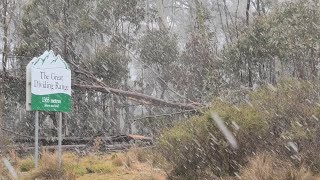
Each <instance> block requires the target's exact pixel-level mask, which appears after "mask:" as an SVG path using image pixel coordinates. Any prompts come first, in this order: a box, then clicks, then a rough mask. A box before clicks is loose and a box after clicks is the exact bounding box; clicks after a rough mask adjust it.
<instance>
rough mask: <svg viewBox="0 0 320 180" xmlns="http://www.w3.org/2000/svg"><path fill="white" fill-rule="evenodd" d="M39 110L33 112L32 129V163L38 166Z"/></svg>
mask: <svg viewBox="0 0 320 180" xmlns="http://www.w3.org/2000/svg"><path fill="white" fill-rule="evenodd" d="M38 142H39V111H36V114H35V131H34V164H35V167H36V168H37V167H38V159H39V144H38Z"/></svg>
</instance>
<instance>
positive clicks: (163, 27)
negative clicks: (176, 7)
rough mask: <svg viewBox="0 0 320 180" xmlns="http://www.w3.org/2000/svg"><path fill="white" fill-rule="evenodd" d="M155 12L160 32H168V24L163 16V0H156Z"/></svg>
mask: <svg viewBox="0 0 320 180" xmlns="http://www.w3.org/2000/svg"><path fill="white" fill-rule="evenodd" d="M157 11H158V25H159V28H160V31H168V24H167V20H166V17H165V15H164V5H163V0H157Z"/></svg>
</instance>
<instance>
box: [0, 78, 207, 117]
mask: <svg viewBox="0 0 320 180" xmlns="http://www.w3.org/2000/svg"><path fill="white" fill-rule="evenodd" d="M83 74H84V73H83ZM87 76H89V75H87ZM89 77H90V79H92V80H93V81H95V82H96V83H98V82H100V81H99V80H98V79H95V77H93V76H89ZM6 78H8V79H10V80H15V81H22V82H25V78H22V77H16V76H9V75H8V76H7V77H6ZM0 79H1V78H0ZM98 84H99V86H97V85H82V84H73V85H72V89H79V90H93V91H98V92H102V93H112V94H115V95H118V96H124V97H128V98H129V99H131V100H132V101H136V102H140V103H143V104H150V105H155V106H165V107H171V108H178V109H184V110H195V111H196V110H197V109H199V108H202V107H205V105H204V104H201V103H197V102H191V103H189V104H184V103H177V102H171V101H166V100H163V99H160V98H156V97H152V96H149V95H145V94H142V93H138V92H132V91H124V90H121V89H115V88H110V87H107V86H106V85H105V84H104V83H102V82H100V83H98Z"/></svg>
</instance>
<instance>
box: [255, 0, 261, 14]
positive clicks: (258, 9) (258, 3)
mask: <svg viewBox="0 0 320 180" xmlns="http://www.w3.org/2000/svg"><path fill="white" fill-rule="evenodd" d="M256 3H257V11H258V15H259V16H261V8H260V0H257V1H256Z"/></svg>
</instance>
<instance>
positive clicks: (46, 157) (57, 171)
mask: <svg viewBox="0 0 320 180" xmlns="http://www.w3.org/2000/svg"><path fill="white" fill-rule="evenodd" d="M57 159H58V158H57V154H52V153H49V152H46V151H44V152H43V153H42V154H41V159H40V164H39V167H38V169H36V170H34V171H32V173H31V174H30V176H29V177H28V178H27V179H61V180H62V179H70V180H72V179H75V178H76V177H75V176H74V174H72V173H68V172H67V171H66V170H65V168H64V166H62V167H60V168H59V166H58V160H57Z"/></svg>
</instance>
